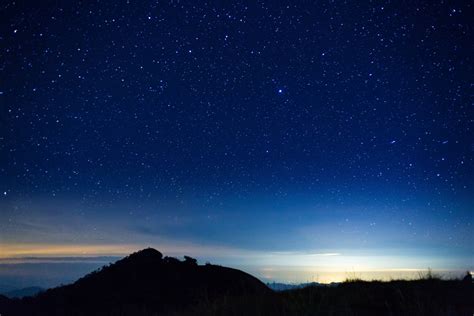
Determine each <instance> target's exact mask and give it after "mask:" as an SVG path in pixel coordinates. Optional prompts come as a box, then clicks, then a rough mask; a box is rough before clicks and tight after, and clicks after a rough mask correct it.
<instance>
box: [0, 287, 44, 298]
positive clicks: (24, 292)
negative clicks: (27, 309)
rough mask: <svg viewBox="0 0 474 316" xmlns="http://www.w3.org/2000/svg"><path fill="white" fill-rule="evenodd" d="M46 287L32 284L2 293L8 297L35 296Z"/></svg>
mask: <svg viewBox="0 0 474 316" xmlns="http://www.w3.org/2000/svg"><path fill="white" fill-rule="evenodd" d="M44 290H45V289H43V288H42V287H39V286H30V287H25V288H22V289H17V290H12V291H8V292H4V293H0V294H1V295H4V296H6V297H8V298H22V297H26V296H34V295H37V294H38V293H40V292H43V291H44Z"/></svg>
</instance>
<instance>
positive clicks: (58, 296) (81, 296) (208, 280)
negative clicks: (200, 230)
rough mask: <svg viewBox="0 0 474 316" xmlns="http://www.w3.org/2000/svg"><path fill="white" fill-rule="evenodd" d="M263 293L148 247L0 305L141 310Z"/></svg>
mask: <svg viewBox="0 0 474 316" xmlns="http://www.w3.org/2000/svg"><path fill="white" fill-rule="evenodd" d="M269 293H271V290H269V289H268V288H267V287H266V286H265V285H264V284H263V283H262V282H260V281H259V280H258V279H256V278H254V277H253V276H251V275H249V274H246V273H244V272H242V271H239V270H235V269H230V268H225V267H220V266H215V265H204V266H200V265H197V263H196V261H195V260H194V259H192V258H189V257H186V260H185V261H179V260H178V259H175V258H170V257H165V258H163V256H162V254H161V253H160V252H159V251H157V250H155V249H151V248H148V249H145V250H142V251H139V252H137V253H134V254H131V255H130V256H128V257H126V258H124V259H122V260H119V261H117V262H116V263H114V264H112V265H109V266H107V267H104V268H102V269H100V270H98V271H95V272H93V273H91V274H89V275H86V276H85V277H83V278H81V279H79V280H78V281H76V282H75V283H73V284H71V285H66V286H61V287H58V288H54V289H50V290H47V291H45V292H43V293H40V294H39V295H37V296H36V297H33V298H24V299H21V300H7V299H6V298H1V299H0V309H1V310H2V315H4V316H15V315H119V314H120V315H123V314H127V315H133V314H140V315H143V314H145V315H146V314H155V313H166V312H171V311H173V312H176V311H184V310H186V309H187V308H189V307H191V306H195V305H198V304H203V303H210V302H213V301H215V300H219V299H221V298H235V297H239V296H246V295H253V296H260V295H266V294H269Z"/></svg>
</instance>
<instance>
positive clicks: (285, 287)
mask: <svg viewBox="0 0 474 316" xmlns="http://www.w3.org/2000/svg"><path fill="white" fill-rule="evenodd" d="M266 284H267V286H268V287H269V288H271V289H272V290H274V291H289V290H296V289H303V288H306V287H308V286H337V285H339V284H341V283H339V282H332V283H329V284H325V283H318V282H308V283H298V284H291V283H278V282H268V283H266Z"/></svg>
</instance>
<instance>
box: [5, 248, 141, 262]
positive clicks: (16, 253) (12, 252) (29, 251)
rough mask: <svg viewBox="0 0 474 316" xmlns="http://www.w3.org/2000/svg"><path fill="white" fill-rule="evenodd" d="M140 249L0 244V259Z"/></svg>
mask: <svg viewBox="0 0 474 316" xmlns="http://www.w3.org/2000/svg"><path fill="white" fill-rule="evenodd" d="M140 248H141V247H140V246H138V245H80V244H79V245H67V244H0V259H7V258H20V257H63V256H74V257H81V256H107V255H128V254H130V253H132V252H134V251H137V250H139V249H140Z"/></svg>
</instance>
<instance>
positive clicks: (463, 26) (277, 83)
mask: <svg viewBox="0 0 474 316" xmlns="http://www.w3.org/2000/svg"><path fill="white" fill-rule="evenodd" d="M472 15H473V8H472V4H470V3H469V1H464V2H455V3H449V4H448V3H442V2H438V3H434V2H432V1H429V2H420V1H415V2H409V3H403V4H402V3H398V2H393V3H392V2H387V1H380V2H368V1H365V2H364V1H352V2H348V3H347V2H343V1H334V2H332V1H331V2H317V3H314V4H282V3H276V2H273V1H272V2H261V1H259V2H256V3H242V2H234V4H232V5H222V4H214V3H206V2H196V1H190V2H179V1H174V2H170V3H166V2H164V1H163V2H162V1H150V2H140V3H135V2H132V1H101V2H95V1H86V2H84V3H81V2H73V3H58V2H53V1H41V3H34V2H33V1H31V3H26V4H20V3H15V2H5V3H3V4H2V5H1V8H0V21H1V34H0V35H1V37H0V45H1V59H0V71H1V73H2V80H1V82H0V110H1V121H0V128H1V129H0V133H1V134H0V136H1V137H0V151H1V155H0V159H1V165H0V168H1V169H0V191H1V193H2V196H1V201H0V246H2V247H4V249H6V250H5V251H4V253H5V254H6V255H3V257H11V256H21V255H24V254H29V255H31V254H33V255H50V254H52V253H53V254H57V255H64V254H66V255H76V254H80V253H81V251H80V250H79V249H86V248H87V247H97V248H93V249H94V250H93V251H92V252H93V254H103V255H114V254H117V253H122V252H123V253H125V252H127V251H128V250H129V249H135V248H139V247H141V246H146V245H152V246H155V247H157V248H164V249H167V250H168V251H169V252H171V253H180V252H184V251H191V252H192V253H193V254H194V255H196V256H200V257H202V258H210V259H215V260H217V261H219V260H221V261H222V262H225V263H229V264H234V265H244V264H252V263H255V264H257V263H258V264H261V265H271V264H279V263H281V264H285V265H292V266H293V265H300V264H301V265H305V266H306V265H309V266H311V265H318V264H319V262H324V260H323V259H324V258H323V259H321V258H320V259H321V260H319V259H315V260H316V261H315V262H316V263H314V261H312V260H313V259H311V260H309V259H308V256H310V257H311V255H312V254H316V256H319V255H321V256H323V257H326V255H328V256H329V257H338V260H339V261H338V264H340V269H341V271H344V270H348V269H350V268H351V267H352V268H354V266H355V267H361V268H360V269H363V268H362V267H365V268H366V269H367V270H371V269H384V268H393V269H411V268H426V267H427V266H432V267H435V268H439V269H466V268H473V262H474V260H473V256H474V236H473V222H472V218H473V211H474V210H473V207H474V199H473V196H474V189H473V185H474V180H473V177H472V175H473V174H474V166H473V153H474V143H473V139H474V137H473V136H474V135H473V118H474V115H473V114H474V109H473V78H472V73H473V72H474V69H473V61H472V56H473V53H474V48H473V44H472V43H473V42H474V39H473V34H472V28H473V24H472V21H470V18H472ZM63 246H65V247H67V246H71V248H70V249H75V250H74V251H72V250H71V251H64V249H65V248H61V247H63ZM121 246H123V248H122V252H121V251H119V250H117V249H115V248H111V247H121ZM75 247H76V248H75ZM81 247H82V248H81ZM84 247H86V248H84ZM101 247H102V248H101ZM183 247H184V248H183ZM21 249H23V250H21ZM25 249H26V250H25ZM48 249H49V250H48ZM53 249H57V251H53ZM61 249H62V250H61ZM193 249H194V251H193ZM90 250H91V249H89V250H84V251H83V252H84V253H89V251H90ZM200 251H201V253H200ZM229 253H230V254H229ZM232 253H233V254H234V255H232ZM269 254H270V255H274V254H277V257H278V258H276V259H275V260H274V261H273V262H272V260H270V259H268V258H267V257H266V256H268V255H269ZM282 254H283V255H282ZM308 254H309V255H308ZM380 255H384V256H385V255H386V256H390V259H386V260H385V261H383V260H382V261H381V262H379V261H380V260H373V256H380ZM352 256H362V257H363V258H365V259H364V260H362V259H361V260H362V261H363V262H365V263H364V264H363V265H361V264H360V262H359V261H357V260H356V259H354V258H353V257H352ZM364 256H365V257H364ZM0 257H1V256H0ZM263 257H265V258H267V259H268V260H267V259H262V258H263ZM300 257H301V258H300ZM295 258H300V259H301V260H300V261H298V260H299V259H298V260H296V261H297V262H295ZM351 258H352V259H351ZM371 258H372V259H371ZM252 260H253V261H252ZM308 260H309V261H308ZM318 260H319V261H318ZM371 260H372V261H371ZM394 260H395V261H396V260H400V262H398V261H396V262H397V263H396V264H395V263H394V264H390V263H389V262H395V261H394ZM370 262H373V264H371V263H370ZM327 264H329V263H327Z"/></svg>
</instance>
